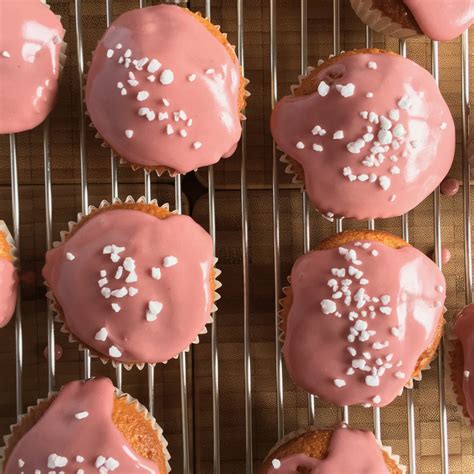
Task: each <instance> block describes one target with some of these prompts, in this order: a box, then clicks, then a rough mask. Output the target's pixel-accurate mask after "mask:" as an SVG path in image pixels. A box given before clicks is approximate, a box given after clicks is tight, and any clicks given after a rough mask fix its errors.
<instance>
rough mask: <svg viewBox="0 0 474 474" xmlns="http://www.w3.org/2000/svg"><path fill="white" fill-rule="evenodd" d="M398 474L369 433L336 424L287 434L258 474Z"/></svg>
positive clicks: (393, 458) (387, 451) (399, 467)
mask: <svg viewBox="0 0 474 474" xmlns="http://www.w3.org/2000/svg"><path fill="white" fill-rule="evenodd" d="M319 472H321V473H334V474H336V473H338V474H343V473H347V474H349V473H350V474H402V473H405V472H406V468H405V466H402V465H400V463H399V457H398V456H394V455H392V451H391V449H390V448H387V447H385V446H382V445H380V443H378V442H377V440H376V439H375V437H374V435H373V433H371V432H370V431H363V430H355V429H352V428H349V427H348V426H347V425H344V424H340V425H338V426H336V427H335V428H326V429H317V428H315V427H310V428H307V429H306V430H300V431H297V432H294V433H290V434H289V435H287V436H285V438H283V440H282V441H281V442H280V443H278V445H277V446H276V447H274V448H273V449H272V450H271V451H270V453H269V454H268V456H267V457H266V458H265V460H264V461H263V464H262V466H261V468H260V469H259V471H258V474H294V473H301V474H311V473H319Z"/></svg>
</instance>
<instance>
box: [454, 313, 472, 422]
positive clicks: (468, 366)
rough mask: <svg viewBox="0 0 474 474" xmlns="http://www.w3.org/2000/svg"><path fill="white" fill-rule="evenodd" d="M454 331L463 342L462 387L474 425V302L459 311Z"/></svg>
mask: <svg viewBox="0 0 474 474" xmlns="http://www.w3.org/2000/svg"><path fill="white" fill-rule="evenodd" d="M454 333H455V334H456V336H457V338H458V339H459V340H460V341H461V344H462V349H463V354H464V377H463V386H462V389H463V392H464V396H465V398H466V409H467V412H468V413H469V417H470V418H471V424H472V426H474V304H470V305H468V306H466V307H465V308H464V309H463V310H462V311H461V312H460V313H459V315H458V317H457V319H456V322H455V324H454ZM466 371H467V372H466Z"/></svg>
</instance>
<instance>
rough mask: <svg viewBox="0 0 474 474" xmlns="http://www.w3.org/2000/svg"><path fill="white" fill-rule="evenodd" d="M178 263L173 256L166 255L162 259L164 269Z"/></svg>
mask: <svg viewBox="0 0 474 474" xmlns="http://www.w3.org/2000/svg"><path fill="white" fill-rule="evenodd" d="M177 263H178V259H177V258H176V257H175V256H174V255H168V256H167V257H165V258H164V259H163V266H164V267H165V268H169V267H172V266H174V265H176V264H177Z"/></svg>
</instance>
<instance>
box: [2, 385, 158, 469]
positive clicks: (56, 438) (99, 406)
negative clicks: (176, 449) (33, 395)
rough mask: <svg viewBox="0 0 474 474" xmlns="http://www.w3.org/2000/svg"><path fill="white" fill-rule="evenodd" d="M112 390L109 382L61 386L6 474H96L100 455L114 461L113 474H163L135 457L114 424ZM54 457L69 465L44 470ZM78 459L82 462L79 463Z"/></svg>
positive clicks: (16, 451)
mask: <svg viewBox="0 0 474 474" xmlns="http://www.w3.org/2000/svg"><path fill="white" fill-rule="evenodd" d="M114 391H115V388H114V386H113V385H112V382H111V381H110V380H109V379H105V378H99V379H90V380H88V381H87V382H70V383H68V384H67V385H65V386H64V387H63V388H62V389H61V391H60V392H59V395H58V396H57V398H56V399H55V400H54V401H53V403H52V404H51V406H50V407H49V408H48V409H47V411H46V413H45V414H44V415H43V416H42V417H41V418H40V419H39V421H38V422H37V423H36V424H35V426H33V427H32V428H31V429H30V430H29V431H28V432H27V433H26V434H25V435H24V436H23V437H22V438H21V439H20V441H18V443H17V445H16V446H15V448H14V449H13V451H12V453H11V455H10V457H9V459H8V462H7V464H6V467H5V474H20V473H21V472H24V473H25V474H33V473H34V472H35V470H36V469H39V470H40V471H41V472H44V473H47V472H51V471H55V472H59V471H64V472H68V473H76V472H78V471H77V470H78V469H83V470H84V472H86V473H87V472H99V470H98V468H96V460H97V458H98V457H99V456H103V457H104V458H106V459H108V458H113V459H115V460H116V461H118V463H119V466H118V467H117V468H116V469H115V472H117V473H119V472H127V473H132V472H143V473H147V474H152V473H155V474H164V473H160V471H159V470H158V466H157V465H156V464H155V463H153V462H151V461H149V460H147V459H145V458H143V457H141V456H139V455H138V454H137V453H135V452H134V451H133V449H132V447H131V445H130V444H129V443H128V441H127V440H126V439H125V437H124V436H123V435H122V433H121V432H120V431H119V430H118V429H117V428H116V427H115V425H114V424H113V422H112V409H113V403H114ZM83 412H87V413H88V416H87V417H85V418H82V419H77V418H76V416H75V415H76V414H77V413H83ZM52 454H56V455H58V456H61V457H64V458H66V460H67V464H66V465H65V466H62V467H59V466H58V467H56V468H54V467H53V466H48V458H49V456H50V455H52ZM77 456H81V457H83V458H84V460H83V461H82V462H77V459H76V457H77ZM22 463H24V465H22V467H20V464H22ZM108 472H113V471H112V470H109V471H108Z"/></svg>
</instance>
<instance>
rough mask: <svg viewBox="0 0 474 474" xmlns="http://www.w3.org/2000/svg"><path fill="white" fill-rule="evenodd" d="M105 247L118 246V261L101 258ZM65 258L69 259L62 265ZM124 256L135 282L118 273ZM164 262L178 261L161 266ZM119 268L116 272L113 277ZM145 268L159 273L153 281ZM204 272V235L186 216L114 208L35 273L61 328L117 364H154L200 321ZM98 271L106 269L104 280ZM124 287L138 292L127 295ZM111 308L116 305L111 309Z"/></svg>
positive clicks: (186, 341)
mask: <svg viewBox="0 0 474 474" xmlns="http://www.w3.org/2000/svg"><path fill="white" fill-rule="evenodd" d="M110 245H116V246H119V247H124V248H125V250H124V251H123V252H121V253H120V254H119V257H120V259H119V261H118V262H113V261H112V260H111V257H112V256H111V255H110V254H104V253H103V251H104V248H105V247H106V246H110ZM68 254H70V255H69V258H72V257H71V255H72V256H73V257H74V259H73V260H69V259H68ZM127 257H130V258H132V259H134V261H135V267H136V268H135V270H134V272H135V273H136V277H137V281H136V282H134V281H132V282H130V281H129V282H127V281H126V279H129V277H130V275H132V277H131V279H132V280H134V279H135V278H134V275H133V272H129V271H127V270H126V269H125V265H127V263H126V259H127ZM165 257H176V258H177V260H178V261H177V263H176V264H175V265H173V266H168V267H166V266H165ZM119 267H124V269H123V271H122V275H121V276H120V278H118V279H117V278H116V276H117V271H120V270H119ZM153 268H155V269H156V270H155V272H157V273H160V274H161V275H159V276H158V275H155V278H154V277H153V276H152V269H153ZM212 268H213V252H212V241H211V237H210V236H209V234H208V233H207V232H206V231H204V229H202V227H200V226H199V225H197V224H196V223H195V222H194V221H193V220H192V219H191V218H190V217H188V216H181V215H172V216H170V217H168V218H166V219H158V218H156V217H154V216H151V215H149V214H147V213H145V212H142V211H135V210H122V209H119V210H111V211H106V212H102V213H100V214H98V215H97V216H95V217H93V218H92V219H90V220H89V221H88V222H85V223H84V224H83V225H81V227H80V229H79V230H78V231H77V232H76V233H75V234H74V235H73V236H72V237H71V238H70V239H69V240H68V241H66V242H65V243H62V244H61V245H60V246H59V247H57V248H55V249H53V250H50V251H48V253H47V254H46V265H45V267H44V269H43V275H44V277H45V279H46V282H47V283H48V285H49V287H50V288H51V289H52V291H53V293H54V295H55V297H56V299H57V301H58V302H59V304H60V306H61V308H62V309H63V312H64V315H65V320H66V324H67V327H68V328H69V330H70V331H71V333H72V334H74V335H75V336H76V337H77V338H78V339H79V340H80V341H82V342H83V343H85V344H86V345H87V346H89V347H92V348H93V349H95V350H96V351H98V352H100V353H101V354H104V355H106V356H107V357H109V356H110V357H112V358H114V359H116V360H119V361H122V362H150V363H154V362H164V361H167V360H168V359H170V358H172V357H174V356H177V355H178V354H179V353H180V352H181V351H182V350H184V349H185V348H187V347H188V346H189V345H190V344H191V343H192V342H193V341H194V339H195V338H196V336H197V335H198V333H199V332H200V331H201V330H202V329H203V328H204V326H205V324H206V323H207V322H208V320H209V317H210V311H211V306H212V299H213V295H212V293H211V285H210V280H211V276H210V275H211V270H212ZM101 270H105V272H107V274H106V276H105V277H102V276H101ZM103 274H104V275H105V273H103ZM102 278H106V280H103V281H101V280H102ZM99 282H100V283H99ZM100 285H103V286H102V288H101V287H100ZM104 288H105V289H107V288H109V289H110V290H111V291H114V290H120V289H122V288H125V289H126V291H125V290H123V291H125V293H127V292H128V294H126V295H125V296H123V297H118V296H116V295H111V296H110V297H109V298H106V297H105V296H104V295H103V294H102V292H103V291H105V292H106V291H107V290H104ZM130 288H136V289H137V290H138V293H136V294H132V292H133V290H130ZM150 301H155V302H157V303H158V305H159V304H160V303H161V304H162V308H161V311H160V310H159V309H158V310H155V315H156V317H155V318H151V319H154V320H148V319H147V316H148V315H147V313H148V311H149V302H150ZM112 304H114V305H119V306H120V309H119V311H118V312H116V311H115V310H114V309H113V307H112ZM155 306H156V305H155ZM116 309H117V308H116ZM102 328H105V330H106V331H107V337H106V340H104V341H103V340H100V339H99V340H97V339H96V334H97V333H98V332H99V331H100V330H101V329H102ZM102 332H104V331H102ZM102 339H103V337H102ZM112 347H115V348H116V349H118V352H117V351H116V350H115V349H111V348H112ZM111 350H112V352H110V351H111ZM119 353H120V354H119Z"/></svg>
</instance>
